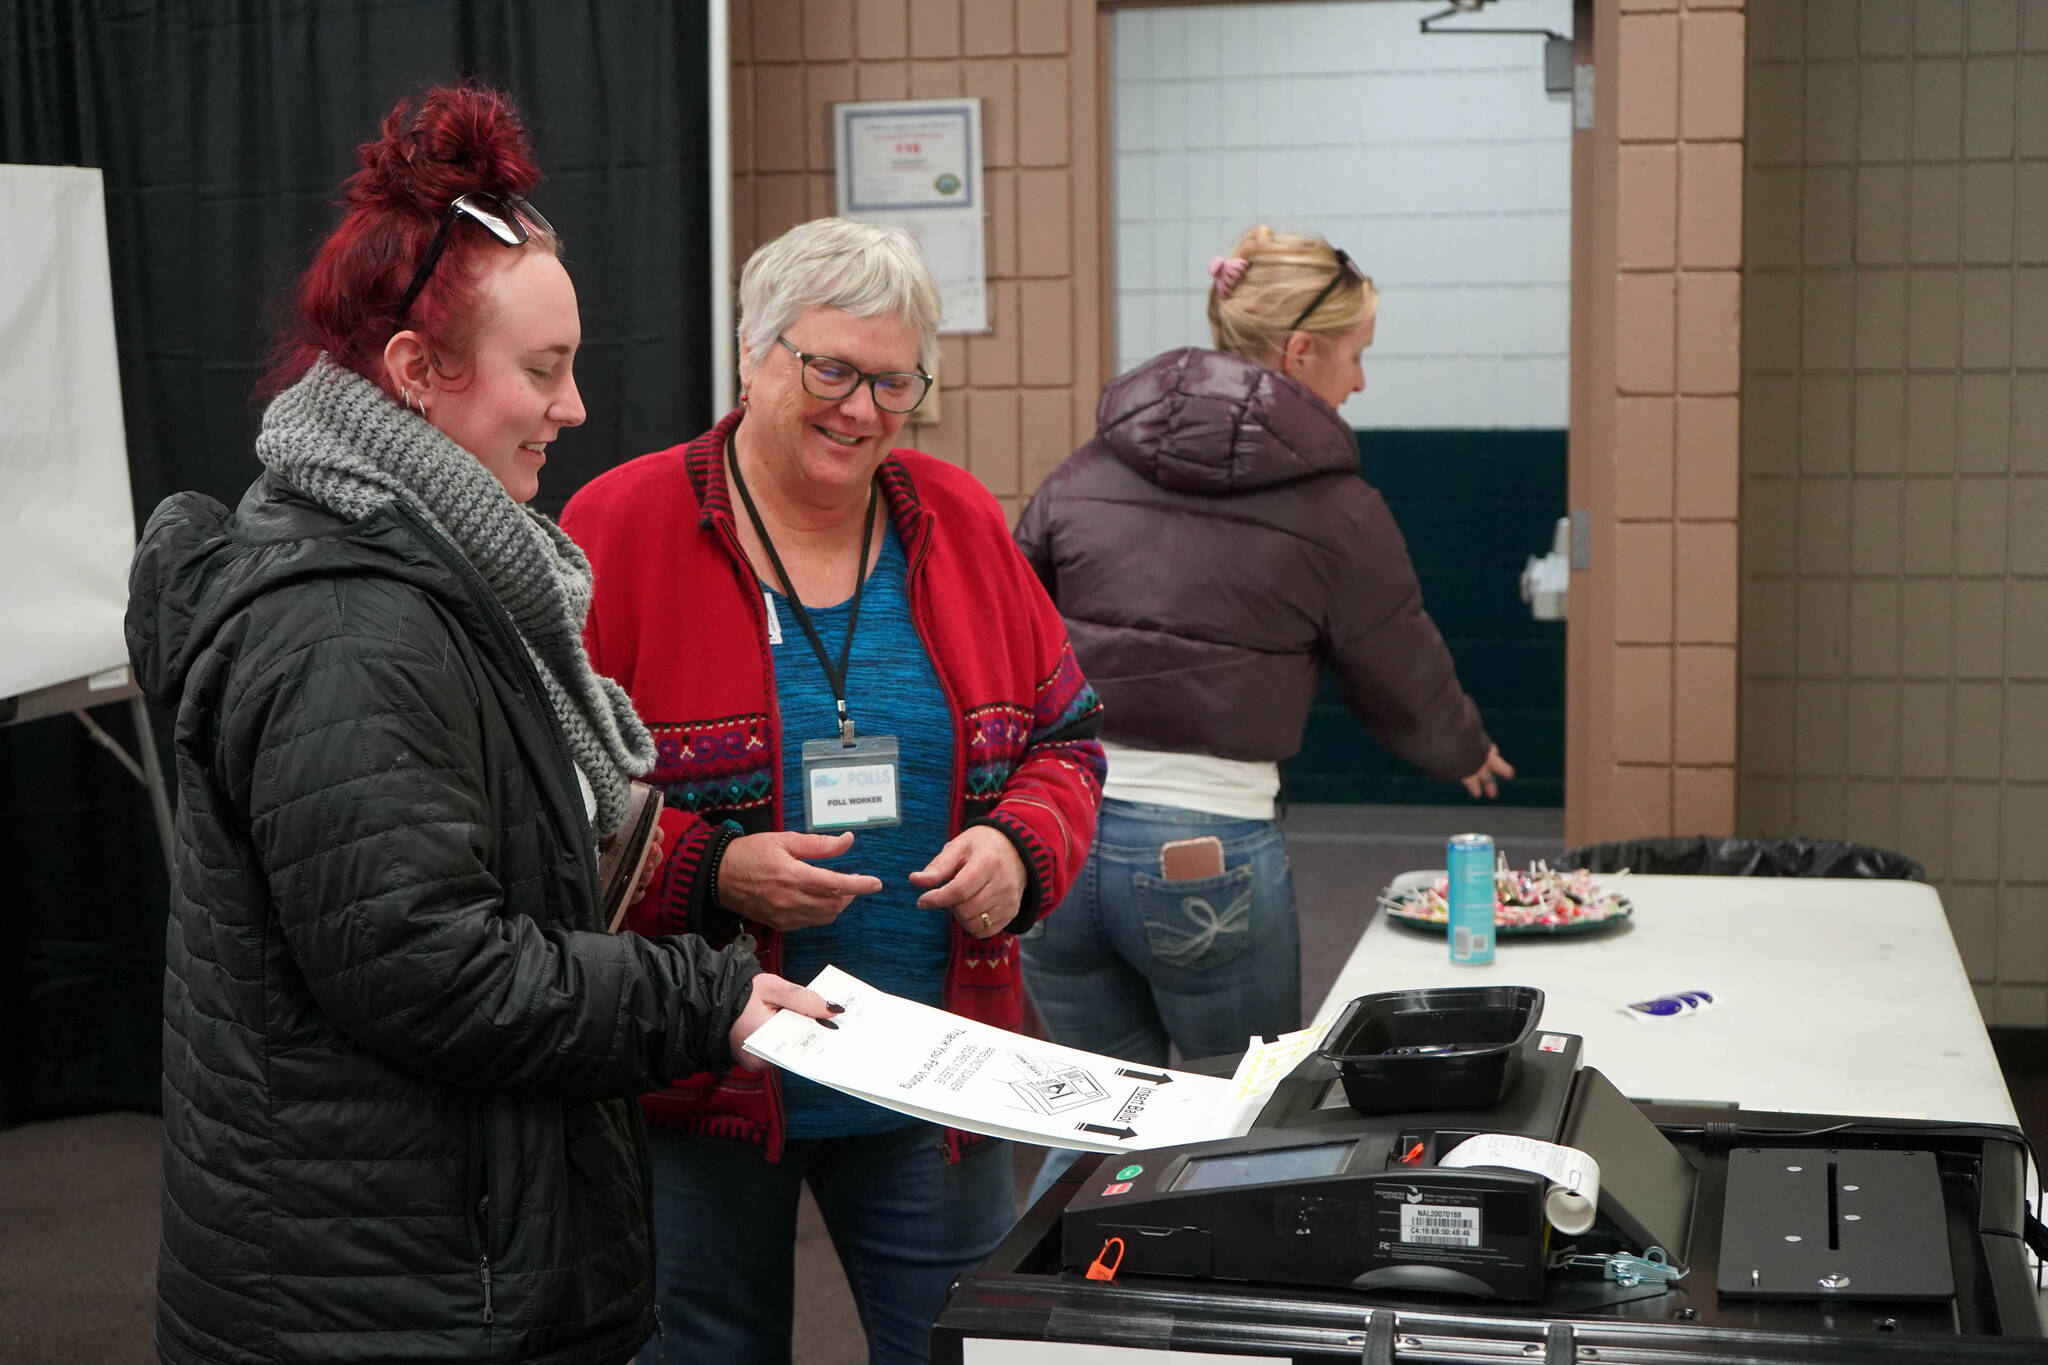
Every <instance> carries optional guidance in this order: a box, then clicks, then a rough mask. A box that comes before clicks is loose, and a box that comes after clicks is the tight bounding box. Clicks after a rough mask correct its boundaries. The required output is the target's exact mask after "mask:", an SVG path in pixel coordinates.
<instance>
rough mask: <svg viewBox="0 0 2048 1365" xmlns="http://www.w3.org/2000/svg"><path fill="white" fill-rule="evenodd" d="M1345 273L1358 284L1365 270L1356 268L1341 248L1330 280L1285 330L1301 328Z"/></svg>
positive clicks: (1363, 276)
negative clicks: (1335, 268)
mask: <svg viewBox="0 0 2048 1365" xmlns="http://www.w3.org/2000/svg"><path fill="white" fill-rule="evenodd" d="M1347 275H1348V276H1350V277H1351V278H1352V279H1354V280H1357V281H1358V282H1359V283H1360V284H1363V283H1365V272H1364V271H1363V270H1360V269H1359V268H1358V262H1356V261H1354V260H1352V259H1351V257H1349V256H1348V255H1346V254H1345V253H1344V252H1343V251H1342V250H1339V251H1338V252H1337V273H1336V274H1334V275H1332V276H1330V282H1329V283H1328V284H1326V285H1324V286H1323V292H1322V293H1320V294H1317V295H1316V296H1315V297H1314V298H1312V299H1310V300H1309V302H1308V307H1306V308H1304V309H1302V310H1301V314H1300V316H1298V317H1296V318H1295V319H1294V321H1292V322H1290V323H1288V324H1287V330H1288V331H1290V332H1296V331H1299V330H1301V324H1302V323H1304V322H1307V321H1308V315H1309V314H1310V313H1313V312H1315V311H1316V309H1318V308H1320V307H1322V306H1323V300H1324V299H1327V298H1329V297H1330V292H1331V291H1332V290H1334V289H1335V288H1336V287H1337V286H1338V285H1340V284H1342V283H1344V277H1345V276H1347Z"/></svg>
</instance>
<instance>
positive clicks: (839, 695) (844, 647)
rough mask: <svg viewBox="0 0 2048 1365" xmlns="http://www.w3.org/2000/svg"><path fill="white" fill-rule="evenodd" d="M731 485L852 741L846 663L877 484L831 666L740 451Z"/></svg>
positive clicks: (845, 740) (842, 734) (871, 486)
mask: <svg viewBox="0 0 2048 1365" xmlns="http://www.w3.org/2000/svg"><path fill="white" fill-rule="evenodd" d="M732 486H733V487H734V488H737V489H739V491H740V501H741V502H743V503H745V504H746V508H747V520H749V521H751V522H753V523H754V534H755V535H757V536H759V537H761V548H762V549H764V550H766V551H767V552H768V562H769V563H770V564H773V565H774V566H775V573H776V576H777V577H778V578H780V579H781V580H782V591H783V594H784V595H785V596H786V597H787V598H788V599H789V609H790V610H791V611H793V612H795V613H796V623H797V624H798V625H800V626H802V627H803V628H804V635H805V636H806V637H807V638H808V639H809V640H810V642H811V650H812V652H813V653H815V654H816V655H817V656H818V665H819V667H821V668H823V669H824V670H825V681H826V682H828V683H830V684H832V700H833V701H834V702H835V703H837V705H838V707H839V740H840V742H841V743H842V744H851V743H853V721H852V720H851V719H850V718H849V717H848V716H847V714H846V665H847V662H848V661H849V660H850V659H852V658H853V629H854V627H855V626H857V625H859V624H860V594H861V589H862V588H864V587H866V586H867V581H868V549H869V547H870V546H871V545H872V544H873V537H874V534H875V499H876V497H877V496H879V494H880V491H881V489H880V485H878V484H877V483H875V481H874V480H873V479H872V478H870V479H869V480H868V512H867V519H866V522H865V524H863V525H862V527H861V531H860V571H859V573H858V574H857V575H856V576H855V578H854V581H853V607H852V609H851V610H850V611H848V612H847V614H846V640H845V643H843V644H841V645H840V646H839V666H838V667H837V668H834V667H833V666H832V656H831V655H829V654H827V653H826V652H825V642H824V641H823V640H821V639H819V638H818V627H817V625H816V624H815V623H813V622H812V620H811V612H810V609H809V608H808V607H806V606H805V605H804V604H803V601H802V600H801V599H800V598H798V597H797V595H796V588H795V587H794V586H793V585H792V584H791V583H790V581H789V570H787V569H785V568H783V567H782V556H781V555H778V554H776V553H775V542H774V541H772V540H770V539H769V538H768V528H767V527H766V526H763V525H762V524H761V512H760V509H759V508H757V507H755V506H754V495H753V494H752V493H749V492H748V491H747V481H746V480H745V479H744V478H742V477H740V455H739V452H738V451H736V450H735V451H734V452H733V454H732Z"/></svg>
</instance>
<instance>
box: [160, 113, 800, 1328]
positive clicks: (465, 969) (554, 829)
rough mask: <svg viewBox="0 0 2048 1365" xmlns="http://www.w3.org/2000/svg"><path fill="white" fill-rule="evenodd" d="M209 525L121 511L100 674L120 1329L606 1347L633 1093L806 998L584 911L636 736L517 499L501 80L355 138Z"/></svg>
mask: <svg viewBox="0 0 2048 1365" xmlns="http://www.w3.org/2000/svg"><path fill="white" fill-rule="evenodd" d="M358 158H359V160H360V162H361V166H360V169H358V171H357V172H356V173H355V174H354V175H353V176H352V177H350V179H349V180H348V181H347V182H346V183H345V184H344V186H343V196H344V201H345V205H346V207H345V213H344V216H343V219H342V222H341V224H340V226H339V227H338V228H336V230H335V231H334V232H333V234H332V235H331V236H329V237H328V238H327V240H326V241H325V243H324V244H323V245H322V246H321V248H320V250H319V252H318V255H317V257H316V259H315V261H314V263H313V265H312V267H311V269H310V270H308V272H307V273H306V276H305V278H304V279H303V281H302V282H301V284H300V288H299V296H298V312H297V322H296V325H295V326H294V328H293V329H292V330H291V332H290V333H289V335H288V336H287V337H286V338H285V339H284V342H283V344H282V346H281V348H280V351H279V362H278V366H277V369H276V371H275V373H274V374H273V376H272V378H271V380H270V382H269V383H268V384H267V385H266V389H267V391H268V393H269V394H270V402H269V405H268V407H267V408H266V410H265V412H264V416H263V424H262V430H261V434H260V435H259V436H258V437H257V441H256V454H257V458H258V459H259V460H260V461H261V462H262V463H263V465H264V466H265V469H264V472H263V474H262V476H261V477H260V478H258V479H257V480H256V482H255V483H254V484H253V485H251V487H250V489H249V491H248V493H247V494H246V495H245V496H244V497H243V499H242V502H241V505H240V506H239V507H238V508H237V509H236V510H235V511H233V512H229V511H228V510H227V509H225V508H224V507H222V506H221V505H220V504H218V503H216V502H214V501H212V500H211V499H208V498H205V497H202V496H199V495H197V494H192V493H186V494H180V495H178V496H176V497H173V498H171V499H169V500H167V501H166V502H165V503H164V504H163V505H162V506H161V507H159V508H158V509H157V511H156V514H155V515H154V516H153V517H152V518H151V520H150V523H149V527H148V529H147V531H146V532H145V533H144V536H143V541H142V546H141V548H140V550H139V551H138V552H137V555H136V559H135V564H134V568H133V571H132V574H131V583H130V586H131V590H132V597H131V601H130V605H129V612H128V639H129V647H130V652H131V654H132V656H133V659H134V663H135V667H136V671H137V674H138V676H139V677H140V678H141V679H142V680H143V681H144V684H145V685H146V686H147V688H148V689H149V691H150V692H151V694H152V695H153V696H154V697H155V698H157V699H158V700H159V701H161V702H162V703H164V704H165V705H167V706H172V707H174V708H176V711H177V730H176V734H177V746H178V773H179V787H180V796H181V799H182V807H183V809H182V811H181V814H180V819H179V823H178V857H177V868H176V872H175V875H174V877H173V881H172V889H171V917H170V928H169V934H168V940H167V954H168V963H167V966H168V970H167V973H166V979H165V993H164V1013H165V1021H164V1022H165V1027H164V1094H163V1100H164V1203H163V1242H162V1250H161V1255H160V1260H159V1270H158V1319H157V1349H158V1352H159V1354H160V1356H161V1357H162V1359H163V1360H165V1361H167V1362H174V1365H202V1363H211V1365H219V1363H221V1362H253V1361H270V1362H278V1361H294V1362H327V1361H335V1362H340V1361H370V1360H377V1361H396V1360H405V1361H440V1360H448V1361H452V1360H504V1361H541V1360H545V1361H548V1362H551V1363H559V1365H570V1363H571V1362H589V1363H590V1365H608V1363H609V1362H619V1361H624V1360H628V1359H630V1358H631V1357H632V1355H633V1354H634V1352H635V1351H636V1350H637V1349H638V1347H639V1346H640V1344H641V1343H642V1342H643V1341H645V1340H646V1339H647V1337H648V1336H649V1335H650V1334H651V1333H652V1332H653V1330H654V1328H655V1326H656V1323H657V1315H656V1313H655V1309H654V1303H653V1282H652V1274H651V1270H652V1254H651V1247H650V1230H649V1218H648V1211H647V1210H648V1197H649V1194H648V1175H647V1155H646V1149H645V1142H644V1139H643V1137H642V1134H641V1128H640V1118H639V1115H638V1112H637V1106H636V1104H635V1103H634V1097H635V1096H638V1095H639V1094H640V1093H642V1092H644V1091H647V1090H650V1089H656V1088H661V1087H665V1086H666V1085H667V1084H668V1083H669V1082H670V1081H672V1080H674V1079H676V1078H679V1077H683V1076H689V1075H693V1074H697V1073H702V1072H705V1071H722V1070H724V1069H726V1068H728V1067H730V1066H732V1065H733V1064H734V1063H735V1061H743V1060H744V1058H743V1055H742V1054H741V1052H740V1045H741V1043H742V1042H743V1041H744V1040H745V1039H746V1037H747V1036H748V1035H749V1034H750V1033H751V1032H752V1031H753V1029H755V1028H756V1027H758V1026H759V1025H760V1024H761V1023H762V1022H763V1021H764V1020H765V1019H766V1018H767V1017H768V1016H769V1014H770V1013H772V1012H773V1010H774V1009H776V1008H778V1007H787V1008H793V1009H797V1010H800V1011H802V1012H804V1013H806V1014H810V1015H813V1016H823V1015H825V1014H826V1013H827V1012H828V1007H827V1006H826V1004H825V1002H824V1001H823V1000H821V999H819V998H818V997H817V996H816V995H815V994H813V993H812V992H810V991H807V990H802V989H799V988H797V987H794V986H791V985H790V984H789V983H787V982H785V981H783V980H781V979H780V978H779V977H775V976H770V975H764V974H760V973H759V968H758V966H757V964H756V963H755V961H754V959H753V958H752V956H751V955H749V954H747V953H744V952H740V951H736V950H733V949H725V950H721V951H713V950H712V949H711V948H710V947H708V946H707V945H706V944H705V943H704V941H703V940H702V939H698V938H694V937H664V938H644V937H641V936H640V935H637V934H620V935H612V934H608V933H605V932H603V930H604V928H605V925H604V923H603V922H602V921H601V920H600V918H599V903H598V896H597V887H596V879H595V865H596V864H595V848H596V843H597V840H598V839H599V838H600V837H602V836H604V835H606V834H609V833H610V832H612V831H613V830H615V829H616V828H617V827H618V826H619V824H620V822H621V820H622V818H623V812H624V809H625V801H626V793H627V783H628V779H629V777H630V776H631V775H633V774H635V773H637V772H640V771H643V770H645V769H646V768H647V767H648V766H650V765H651V763H652V762H653V758H654V751H653V747H652V745H651V744H650V743H649V740H648V735H647V731H646V729H645V727H644V726H642V725H641V723H640V721H639V719H638V717H636V716H635V715H634V713H633V709H632V706H631V705H630V704H629V703H628V702H627V700H626V697H625V694H624V693H623V692H621V691H620V690H619V688H618V687H617V686H616V685H615V684H613V683H612V682H611V681H610V680H608V679H606V678H602V677H600V676H598V675H597V674H596V673H594V672H593V671H592V669H591V667H590V662H589V659H588V658H587V657H586V655H585V654H584V651H583V646H582V643H581V632H582V628H583V624H584V616H585V613H586V611H587V609H588V607H589V603H590V586H591V581H590V569H589V564H588V562H587V561H586V560H585V558H584V557H583V555H582V553H581V552H580V551H579V550H578V549H577V548H576V546H575V545H574V544H573V543H572V542H571V541H570V540H569V539H568V538H567V537H566V536H564V535H563V534H562V532H561V531H560V530H559V529H557V528H556V527H555V525H554V524H553V523H552V522H550V521H548V520H547V519H546V518H545V517H542V516H539V515H538V514H535V513H533V512H532V511H530V510H529V509H528V508H526V507H525V506H524V504H525V503H526V502H528V501H529V500H530V499H531V498H532V497H533V496H534V494H535V492H536V491H537V489H538V487H539V474H540V470H541V467H542V466H543V465H544V464H545V463H546V460H547V448H548V444H549V443H550V442H551V441H553V440H554V439H555V437H556V436H557V435H559V434H560V432H561V431H562V430H563V429H564V428H567V427H572V426H575V425H577V424H578V423H580V422H581V421H582V420H583V415H584V414H583V405H582V401H581V399H580V398H579V397H578V395H577V390H576V382H575V379H574V377H573V368H572V367H573V364H574V361H575V356H576V348H577V344H578V342H579V340H580V329H579V323H578V317H577V309H576V295H575V291H574V289H573V288H572V287H571V285H570V283H569V277H568V275H567V274H566V272H564V270H563V269H562V265H561V262H560V261H559V260H558V259H557V256H556V249H557V244H556V240H555V235H554V232H553V230H552V229H551V228H550V227H549V226H548V223H547V220H546V219H545V218H543V217H542V216H541V215H540V214H539V213H538V212H537V211H535V210H534V208H533V207H532V206H531V205H530V204H528V203H527V202H526V198H525V196H526V195H527V194H528V193H529V192H530V191H531V189H532V188H533V185H534V184H535V182H536V181H537V180H538V179H539V172H538V170H537V168H536V167H535V165H534V162H533V155H532V151H531V149H530V147H529V145H528V142H527V139H526V135H525V133H524V131H523V130H522V129H521V127H520V125H519V122H518V119H517V117H516V115H515V113H514V111H513V110H512V108H511V106H510V105H509V104H508V102H507V101H506V100H505V99H504V97H503V96H501V95H499V94H497V93H495V92H493V91H490V90H487V89H483V88H480V87H476V86H462V87H456V88H446V89H438V90H433V91H430V92H428V93H427V94H426V95H425V96H423V97H422V98H421V99H420V100H419V101H418V103H417V104H409V103H405V102H401V103H400V104H399V105H398V106H397V107H396V108H395V109H393V110H392V112H391V114H390V116H389V117H388V118H387V119H386V120H385V122H384V127H383V131H382V134H381V136H379V137H378V138H377V139H375V140H374V141H372V142H369V143H367V144H365V145H364V146H363V147H362V148H361V149H359V151H358Z"/></svg>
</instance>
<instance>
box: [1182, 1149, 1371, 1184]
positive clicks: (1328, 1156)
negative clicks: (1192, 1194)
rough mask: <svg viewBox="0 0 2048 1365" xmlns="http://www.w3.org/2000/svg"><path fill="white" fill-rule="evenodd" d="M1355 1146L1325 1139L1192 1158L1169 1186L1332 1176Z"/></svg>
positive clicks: (1263, 1181)
mask: <svg viewBox="0 0 2048 1365" xmlns="http://www.w3.org/2000/svg"><path fill="white" fill-rule="evenodd" d="M1355 1145H1356V1144H1354V1143H1350V1142H1326V1143H1323V1144H1321V1145H1320V1146H1316V1147H1283V1148H1281V1149H1279V1150H1277V1151H1266V1152H1231V1153H1227V1154H1224V1155H1221V1156H1204V1157H1196V1158H1195V1159H1194V1160H1192V1161H1190V1162H1188V1164H1187V1165H1186V1166H1185V1167H1183V1168H1182V1169H1181V1173H1180V1174H1179V1175H1178V1176H1176V1177H1175V1178H1174V1182H1173V1186H1172V1188H1173V1189H1175V1190H1220V1189H1228V1188H1231V1187H1232V1186H1236V1185H1270V1184H1273V1183H1275V1182H1276V1181H1281V1180H1302V1179H1306V1178H1307V1177H1310V1176H1317V1175H1334V1174H1336V1173H1337V1171H1338V1170H1339V1169H1340V1168H1341V1167H1342V1166H1343V1165H1344V1157H1345V1156H1346V1154H1347V1153H1349V1152H1350V1151H1351V1149H1352V1147H1353V1146H1355Z"/></svg>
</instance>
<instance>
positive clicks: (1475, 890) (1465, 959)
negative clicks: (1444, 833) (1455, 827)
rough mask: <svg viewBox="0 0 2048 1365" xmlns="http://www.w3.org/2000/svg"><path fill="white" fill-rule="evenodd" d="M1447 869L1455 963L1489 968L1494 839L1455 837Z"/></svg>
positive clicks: (1447, 854) (1487, 836)
mask: <svg viewBox="0 0 2048 1365" xmlns="http://www.w3.org/2000/svg"><path fill="white" fill-rule="evenodd" d="M1444 867H1445V882H1446V885H1445V887H1444V900H1445V901H1446V902H1447V903H1448V905H1449V907H1450V925H1449V929H1450V935H1449V937H1450V942H1451V961H1453V962H1461V963H1465V964H1467V965H1469V966H1475V967H1477V966H1485V965H1486V964H1488V963H1490V962H1492V961H1493V896H1494V886H1493V836H1492V835H1490V834H1454V835H1452V836H1451V842H1450V845H1449V847H1448V848H1447V849H1446V851H1445V860H1444Z"/></svg>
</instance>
